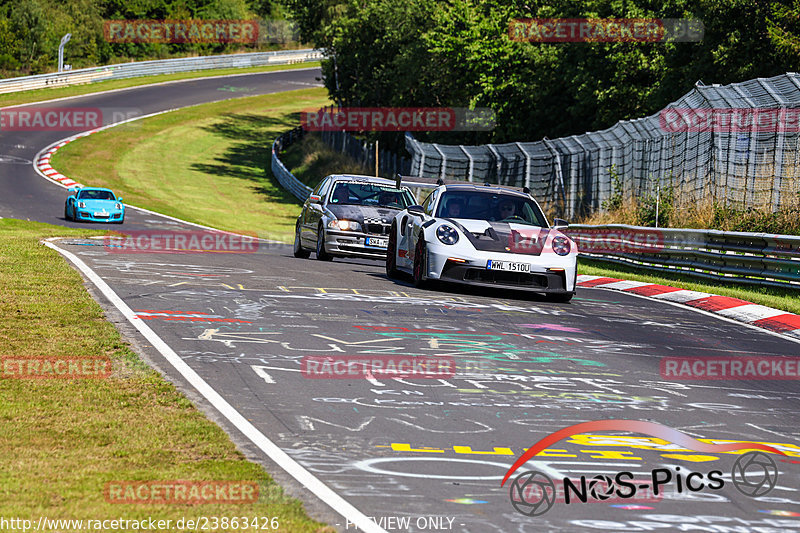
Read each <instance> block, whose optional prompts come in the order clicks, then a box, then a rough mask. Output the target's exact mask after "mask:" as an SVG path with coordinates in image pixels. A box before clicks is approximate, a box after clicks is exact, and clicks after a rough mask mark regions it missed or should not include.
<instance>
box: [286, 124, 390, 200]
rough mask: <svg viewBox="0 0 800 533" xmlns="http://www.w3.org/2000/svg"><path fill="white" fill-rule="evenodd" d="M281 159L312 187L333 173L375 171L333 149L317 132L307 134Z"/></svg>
mask: <svg viewBox="0 0 800 533" xmlns="http://www.w3.org/2000/svg"><path fill="white" fill-rule="evenodd" d="M281 161H283V164H284V165H286V168H288V169H289V170H290V171H291V173H292V174H294V177H296V178H297V179H299V180H300V181H302V182H303V183H305V184H306V185H308V186H309V187H311V188H312V189H313V188H314V187H316V186H317V184H318V183H319V182H320V181H321V180H322V178H324V177H325V176H329V175H331V174H364V175H367V176H372V175H373V172H374V171H370V170H369V169H368V168H367V167H365V166H363V165H360V164H359V163H357V162H356V161H355V160H354V159H353V158H352V157H350V156H349V155H347V154H343V153H341V152H337V151H336V150H333V149H332V148H331V147H330V146H328V145H327V144H325V143H324V142H323V141H322V137H320V135H319V134H316V133H309V134H306V135H305V136H304V137H303V138H302V139H301V140H300V141H298V142H296V143H294V144H293V145H291V146H290V147H289V148H287V149H286V150H285V151H284V152H283V153H282V154H281Z"/></svg>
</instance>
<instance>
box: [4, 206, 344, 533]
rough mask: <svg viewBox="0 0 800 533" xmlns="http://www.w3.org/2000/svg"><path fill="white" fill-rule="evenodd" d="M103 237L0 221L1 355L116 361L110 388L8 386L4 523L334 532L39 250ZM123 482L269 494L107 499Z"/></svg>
mask: <svg viewBox="0 0 800 533" xmlns="http://www.w3.org/2000/svg"><path fill="white" fill-rule="evenodd" d="M100 233H101V232H99V231H93V230H84V229H77V230H76V229H69V228H63V227H58V226H51V225H47V224H40V223H36V222H24V221H19V220H13V219H2V220H0V315H1V316H3V318H4V319H3V321H2V322H0V339H1V340H2V346H3V352H2V354H0V355H2V356H3V357H14V358H20V359H27V358H34V357H59V358H64V357H88V356H104V357H109V358H110V359H111V360H112V362H113V372H112V374H111V376H110V377H109V378H107V379H84V380H80V379H73V380H63V379H49V380H45V379H0V421H2V426H3V431H2V432H0V449H3V450H6V452H7V453H4V454H3V455H2V458H0V488H2V494H3V499H2V502H0V516H4V517H5V518H6V519H8V518H10V517H14V516H17V517H24V518H31V517H33V518H34V519H35V518H37V517H38V516H40V515H45V516H47V517H48V518H51V519H56V518H63V519H93V520H94V519H115V518H123V519H129V520H141V519H146V518H148V517H154V518H155V517H157V519H171V520H173V521H174V520H177V519H179V518H181V517H183V516H200V515H205V516H218V517H223V516H226V517H234V516H240V517H241V516H249V517H251V518H253V517H262V516H267V517H272V516H276V517H278V519H279V523H280V530H282V531H291V532H295V531H309V532H318V533H321V532H323V531H324V532H329V531H332V529H330V528H328V527H326V526H323V525H322V524H319V523H317V522H315V521H313V520H311V519H310V518H308V516H307V515H306V514H305V512H304V510H303V508H302V504H301V503H300V502H299V501H297V500H294V499H292V498H289V497H287V496H286V495H284V493H283V491H282V489H281V487H280V486H278V485H277V484H276V483H275V482H274V481H272V479H271V478H270V477H269V475H268V474H267V473H266V472H265V471H264V470H263V469H262V468H261V467H260V466H259V465H257V464H254V463H251V462H249V461H248V460H247V459H246V458H245V457H244V456H243V455H242V454H241V453H239V452H238V451H237V450H236V448H235V447H234V445H233V443H232V442H231V441H230V439H229V438H228V436H227V435H226V434H225V432H224V431H223V430H222V429H221V428H219V427H218V426H217V425H215V424H214V423H212V422H210V421H209V420H208V419H207V418H206V417H205V416H204V415H203V414H202V413H201V412H199V411H198V410H197V409H195V408H194V407H193V406H192V404H191V403H190V402H189V400H188V399H187V398H186V397H185V396H183V394H181V393H180V392H179V391H178V390H177V389H175V387H174V386H173V385H171V384H170V383H168V382H166V381H165V380H164V379H163V378H162V377H161V376H160V375H159V374H158V373H157V372H155V371H154V370H151V369H150V368H149V367H147V366H146V365H145V364H144V363H143V362H142V361H141V360H139V359H138V357H137V355H136V354H135V353H134V352H132V351H131V350H130V348H129V347H128V346H127V345H126V343H125V342H124V341H123V340H122V338H121V337H120V335H119V333H118V332H117V331H116V329H114V326H112V325H111V324H110V323H109V322H107V321H106V320H105V318H104V316H103V311H102V309H101V308H100V306H99V305H98V304H97V303H96V302H95V301H94V300H92V298H91V297H90V296H89V294H88V293H87V292H86V289H85V288H84V286H83V283H82V279H81V277H80V275H79V274H78V273H77V272H76V271H75V270H74V269H73V268H71V267H70V265H68V264H67V262H66V261H64V260H63V259H62V258H61V257H60V256H59V254H58V253H56V252H55V251H53V250H50V249H49V248H46V247H44V246H42V245H40V244H39V240H40V239H43V238H47V237H51V236H56V235H58V236H72V237H78V236H89V235H96V234H100ZM43 294H44V295H47V298H43V297H42V295H43ZM0 370H2V375H3V376H4V377H7V376H8V374H6V369H5V368H4V367H3V368H0ZM124 480H139V481H164V480H198V481H200V480H207V481H209V480H238V481H250V482H256V483H258V484H259V487H260V490H259V499H258V501H256V502H255V503H252V504H202V505H193V506H187V505H164V504H162V505H158V504H146V505H142V504H138V505H135V504H119V503H110V502H109V501H107V500H106V498H105V497H104V494H103V489H104V487H105V485H106V483H108V482H117V481H124ZM173 523H174V522H173ZM45 529H49V530H58V531H71V530H74V529H78V528H75V527H67V526H62V527H54V526H52V525H51V527H50V528H45ZM170 529H171V530H175V528H170ZM228 530H229V529H228V528H219V529H218V531H228ZM230 530H231V531H240V529H236V528H230Z"/></svg>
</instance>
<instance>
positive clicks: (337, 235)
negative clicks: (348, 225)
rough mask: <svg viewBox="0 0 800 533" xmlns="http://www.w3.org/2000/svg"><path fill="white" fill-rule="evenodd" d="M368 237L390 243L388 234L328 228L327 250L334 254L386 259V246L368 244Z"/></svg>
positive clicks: (326, 235)
mask: <svg viewBox="0 0 800 533" xmlns="http://www.w3.org/2000/svg"><path fill="white" fill-rule="evenodd" d="M367 239H370V240H372V239H379V240H381V241H383V242H385V243H388V241H389V236H388V235H373V234H370V233H361V232H357V231H337V230H330V229H329V230H327V231H326V232H325V251H326V252H328V253H329V254H331V255H334V256H340V257H343V256H351V257H364V258H367V259H386V246H377V245H374V244H367Z"/></svg>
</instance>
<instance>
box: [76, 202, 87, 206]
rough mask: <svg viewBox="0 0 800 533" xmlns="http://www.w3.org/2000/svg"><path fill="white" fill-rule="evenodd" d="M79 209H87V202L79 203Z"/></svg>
mask: <svg viewBox="0 0 800 533" xmlns="http://www.w3.org/2000/svg"><path fill="white" fill-rule="evenodd" d="M78 207H86V202H78Z"/></svg>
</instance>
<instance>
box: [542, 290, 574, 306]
mask: <svg viewBox="0 0 800 533" xmlns="http://www.w3.org/2000/svg"><path fill="white" fill-rule="evenodd" d="M573 296H575V293H574V292H556V293H551V294H545V296H544V297H545V299H546V300H547V301H548V302H555V303H561V304H565V303H568V302H569V301H570V300H572V297H573Z"/></svg>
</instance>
